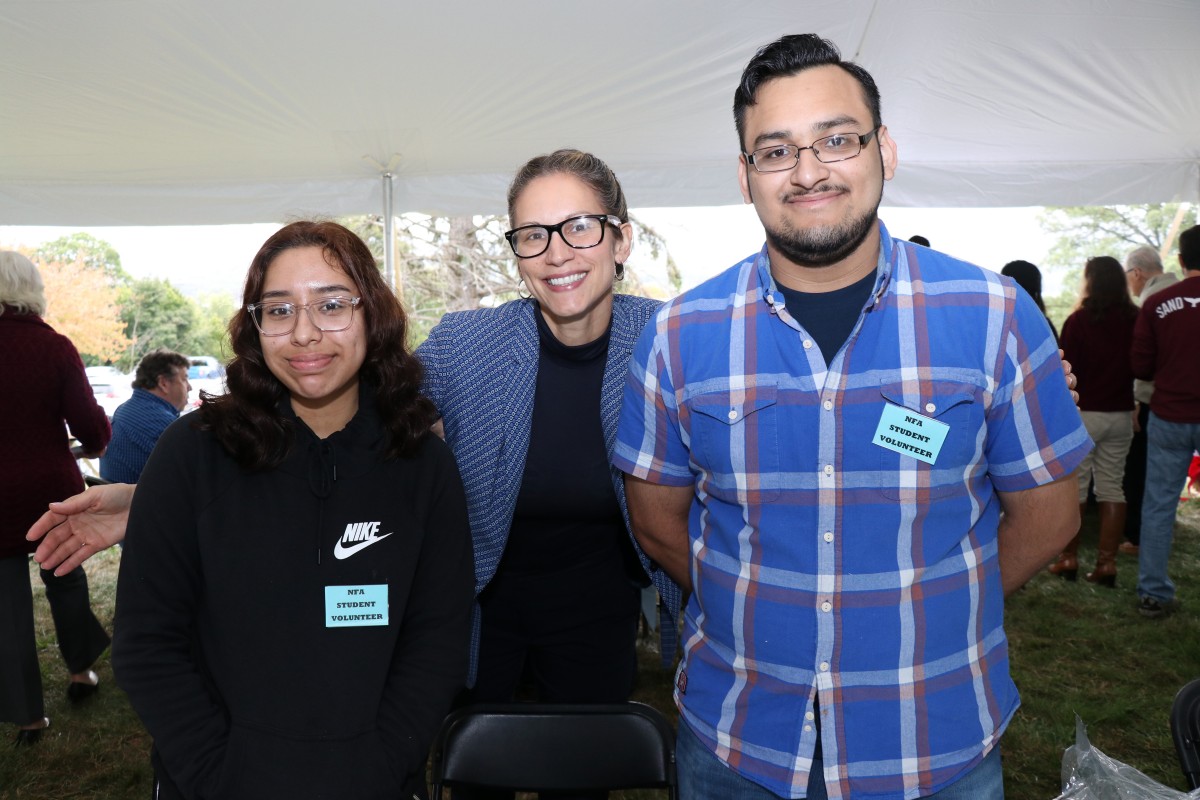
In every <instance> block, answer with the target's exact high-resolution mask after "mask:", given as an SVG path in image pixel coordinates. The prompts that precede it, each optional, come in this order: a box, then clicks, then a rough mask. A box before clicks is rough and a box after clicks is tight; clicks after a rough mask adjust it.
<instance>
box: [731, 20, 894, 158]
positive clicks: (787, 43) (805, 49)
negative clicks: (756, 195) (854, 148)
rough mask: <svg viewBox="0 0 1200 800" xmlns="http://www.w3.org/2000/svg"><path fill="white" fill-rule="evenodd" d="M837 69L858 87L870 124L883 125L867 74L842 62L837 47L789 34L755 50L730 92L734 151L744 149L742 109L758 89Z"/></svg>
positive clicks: (876, 89)
mask: <svg viewBox="0 0 1200 800" xmlns="http://www.w3.org/2000/svg"><path fill="white" fill-rule="evenodd" d="M827 65H828V66H834V67H841V68H842V69H844V70H845V71H846V72H848V73H850V76H851V77H852V78H854V80H856V81H858V85H859V86H861V87H862V93H863V102H864V103H866V104H867V108H869V109H870V110H871V124H872V126H874V127H876V128H878V127H879V126H880V125H882V124H883V117H882V113H881V111H880V102H879V87H878V86H877V85H876V84H875V79H874V78H872V77H871V73H869V72H867V71H866V70H865V69H863V68H862V67H860V66H859V65H858V64H855V63H854V62H853V61H843V60H842V53H841V51H840V50H838V48H837V45H836V44H834V43H833V42H831V41H829V40H828V39H822V38H821V37H820V36H817V35H816V34H815V33H793V34H790V35H788V36H783V37H781V38H779V39H776V40H775V41H773V42H771V43H770V44H768V45H764V46H763V47H761V48H759V50H758V52H757V53H755V54H754V58H752V59H750V63H748V64H747V65H746V69H745V70H743V71H742V80H741V82H740V83H738V87H737V90H736V91H735V92H734V93H733V122H734V125H735V126H736V127H737V137H738V149H739V150H741V151H743V152H744V151H745V149H746V141H745V138H746V109H747V108H749V107H750V106H752V105H754V104H755V103H756V102H757V95H758V87H760V86H762V85H763V84H764V83H766V82H768V81H772V80H774V79H776V78H790V77H791V76H793V75H798V74H800V73H801V72H803V71H804V70H806V69H811V68H812V67H822V66H827Z"/></svg>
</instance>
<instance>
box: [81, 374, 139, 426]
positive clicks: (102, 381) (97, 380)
mask: <svg viewBox="0 0 1200 800" xmlns="http://www.w3.org/2000/svg"><path fill="white" fill-rule="evenodd" d="M84 372H86V373H87V379H88V383H90V384H91V385H92V394H93V395H94V396H95V398H96V402H97V403H99V404H100V407H101V408H103V409H104V413H105V414H107V415H108V416H109V417H112V415H113V412H114V411H116V410H117V406H119V405H121V403H124V402H125V401H126V400H128V399H129V398H130V397H131V396H132V395H133V376H132V375H126V374H125V373H124V372H121V370H119V369H117V368H116V367H86V368H85V369H84Z"/></svg>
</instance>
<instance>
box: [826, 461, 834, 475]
mask: <svg viewBox="0 0 1200 800" xmlns="http://www.w3.org/2000/svg"><path fill="white" fill-rule="evenodd" d="M825 474H826V475H832V474H833V464H826V465H825Z"/></svg>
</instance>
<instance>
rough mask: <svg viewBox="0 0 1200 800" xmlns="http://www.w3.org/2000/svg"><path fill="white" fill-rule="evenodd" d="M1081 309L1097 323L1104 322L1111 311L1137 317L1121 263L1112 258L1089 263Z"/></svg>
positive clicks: (1099, 257)
mask: <svg viewBox="0 0 1200 800" xmlns="http://www.w3.org/2000/svg"><path fill="white" fill-rule="evenodd" d="M1078 308H1079V309H1080V310H1086V311H1087V312H1088V313H1090V314H1091V316H1092V319H1094V320H1096V321H1097V322H1100V321H1102V320H1103V319H1104V317H1105V316H1106V315H1107V313H1108V310H1109V309H1110V308H1111V309H1112V310H1113V313H1114V314H1117V315H1118V316H1124V317H1136V316H1137V313H1138V309H1137V306H1136V305H1134V304H1133V298H1131V297H1130V296H1129V284H1128V283H1126V281H1125V270H1124V269H1122V268H1121V262H1120V261H1117V260H1116V259H1115V258H1113V257H1112V256H1096V257H1094V258H1089V259H1088V260H1087V263H1086V264H1084V265H1083V292H1082V293H1081V294H1080V297H1079V305H1078Z"/></svg>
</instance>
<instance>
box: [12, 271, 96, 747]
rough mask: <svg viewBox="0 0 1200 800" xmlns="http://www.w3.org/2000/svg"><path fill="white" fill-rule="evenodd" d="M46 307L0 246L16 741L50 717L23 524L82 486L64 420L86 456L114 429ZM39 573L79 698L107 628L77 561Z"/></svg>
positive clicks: (34, 736)
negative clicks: (58, 569)
mask: <svg viewBox="0 0 1200 800" xmlns="http://www.w3.org/2000/svg"><path fill="white" fill-rule="evenodd" d="M45 311H46V298H45V294H44V291H43V288H42V279H41V276H40V275H39V274H38V271H37V268H36V267H34V265H33V264H32V263H31V262H30V261H29V259H28V258H26V257H25V256H23V255H21V254H20V253H14V252H0V342H3V343H4V345H3V347H0V509H3V513H2V514H0V721H3V722H12V723H16V724H17V726H18V728H19V729H18V732H17V744H19V745H20V744H32V743H34V742H36V741H37V740H38V739H39V738H40V737H41V734H42V731H43V730H44V729H45V728H46V727H47V726H49V724H50V720H49V719H47V718H46V717H45V716H44V713H45V706H44V703H43V700H42V675H41V669H40V667H39V665H38V657H37V643H36V640H35V638H34V623H33V592H32V588H31V587H30V584H29V553H31V552H33V550H34V548H35V547H36V543H34V542H29V541H26V539H25V532H26V531H27V530H28V529H29V526H30V525H31V524H32V523H33V521H34V520H36V519H37V518H38V517H39V516H41V514H42V513H43V512H44V511H45V510H46V507H47V505H48V504H49V503H50V501H52V500H57V499H59V498H61V497H63V495H64V494H71V493H75V492H79V491H82V489H83V475H82V474H81V473H80V472H79V466H78V464H76V462H75V457H74V456H73V455H72V454H71V449H70V445H69V441H68V433H67V429H68V427H69V428H70V435H73V436H74V437H75V438H76V439H77V440H79V443H80V444H81V446H82V447H83V449H84V451H85V452H86V453H87V454H88V455H99V454H100V453H101V452H103V450H104V448H105V446H107V444H108V440H109V437H110V435H111V431H110V429H109V425H108V418H107V417H106V416H105V414H104V410H103V409H102V408H100V406H99V405H98V404H97V403H96V399H95V397H94V396H93V395H92V389H91V387H90V386H89V385H88V381H87V376H86V375H85V374H84V371H83V362H82V361H81V360H80V358H79V353H78V352H77V351H76V350H75V346H74V345H72V344H71V341H70V340H69V339H67V337H65V336H63V335H61V334H59V333H56V332H55V331H54V329H53V328H51V327H50V326H49V325H47V324H46V323H45V321H43V320H42V317H41V315H42V314H44V313H45ZM41 577H42V582H43V583H44V584H45V586H46V599H47V600H48V601H49V603H50V612H51V615H52V616H53V617H54V628H55V631H56V632H57V634H58V646H59V651H60V652H61V653H62V657H63V660H64V661H65V662H66V664H67V670H68V671H69V672H70V673H71V681H70V683H69V684H68V687H67V697H68V698H69V699H70V700H71V701H72V702H80V701H82V700H84V699H86V698H87V697H89V696H91V695H92V694H94V693H95V691H96V687H97V684H98V678H97V677H96V673H95V672H92V670H91V666H92V664H93V663H94V662H95V660H96V659H97V658H98V657H99V656H100V654H101V653H103V652H104V649H105V648H106V647H108V643H109V638H108V634H107V633H105V631H104V628H103V626H102V625H101V624H100V621H99V620H97V619H96V616H95V614H93V613H92V608H91V598H90V597H89V594H88V585H87V575H86V574H85V573H84V571H83V568H82V567H76V568H75V569H73V570H71V571H69V572H67V573H66V574H64V575H62V576H61V577H56V576H55V575H54V574H53V573H51V572H47V571H45V570H43V571H42V572H41Z"/></svg>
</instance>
